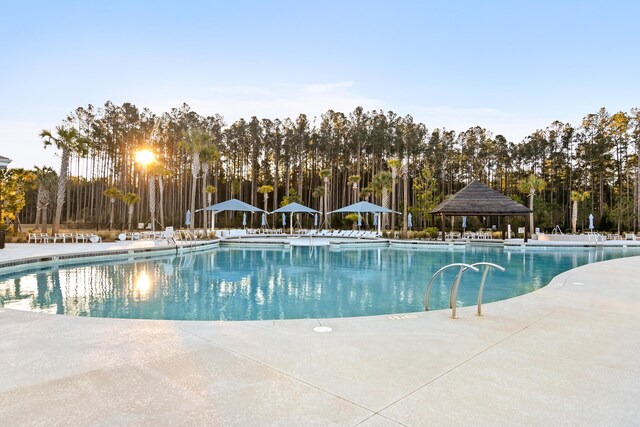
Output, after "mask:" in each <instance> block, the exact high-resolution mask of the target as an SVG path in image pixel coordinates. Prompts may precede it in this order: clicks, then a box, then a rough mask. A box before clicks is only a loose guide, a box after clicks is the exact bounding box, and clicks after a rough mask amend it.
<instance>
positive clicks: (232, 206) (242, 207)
mask: <svg viewBox="0 0 640 427" xmlns="http://www.w3.org/2000/svg"><path fill="white" fill-rule="evenodd" d="M202 210H207V211H213V215H211V228H212V229H214V230H215V228H216V215H217V214H218V213H220V212H223V211H244V212H264V211H263V210H262V209H260V208H256V207H255V206H251V205H250V204H248V203H245V202H242V201H240V200H238V199H229V200H226V201H224V202H220V203H216V204H215V205H211V206H207V207H206V208H204V209H198V210H196V212H199V211H202Z"/></svg>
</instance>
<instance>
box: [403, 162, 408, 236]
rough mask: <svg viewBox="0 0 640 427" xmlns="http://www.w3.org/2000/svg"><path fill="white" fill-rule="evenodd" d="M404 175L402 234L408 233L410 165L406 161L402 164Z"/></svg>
mask: <svg viewBox="0 0 640 427" xmlns="http://www.w3.org/2000/svg"><path fill="white" fill-rule="evenodd" d="M402 177H403V178H404V188H403V193H404V194H403V196H404V204H403V206H402V234H404V235H405V236H406V235H407V225H408V223H407V221H408V217H407V213H408V209H409V165H408V163H405V164H404V165H402Z"/></svg>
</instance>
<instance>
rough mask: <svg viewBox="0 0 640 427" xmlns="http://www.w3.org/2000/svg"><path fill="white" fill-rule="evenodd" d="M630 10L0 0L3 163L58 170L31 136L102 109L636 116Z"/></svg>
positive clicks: (434, 117) (638, 101)
mask: <svg viewBox="0 0 640 427" xmlns="http://www.w3.org/2000/svg"><path fill="white" fill-rule="evenodd" d="M639 17H640V1H632V0H629V1H615V0H612V1H589V0H582V1H561V0H558V1H542V0H541V1H533V0H532V1H515V0H514V1H509V2H508V1H489V0H486V1H480V0H477V1H388V0H387V1H346V0H344V1H327V0H324V1H316V2H312V1H303V0H296V1H293V0H292V1H269V0H264V1H257V0H256V1H242V0H238V1H180V2H179V1H176V2H166V1H124V0H122V1H118V0H113V1H102V2H94V1H87V0H82V1H29V0H23V1H9V0H0V53H1V54H2V56H1V57H2V60H1V61H0V64H2V65H1V66H0V155H3V156H6V157H10V158H12V159H14V163H13V164H12V166H15V167H31V166H33V165H34V164H37V165H42V164H50V165H52V166H56V167H57V165H58V160H57V159H55V158H52V154H53V152H54V151H53V150H51V149H50V148H49V149H47V150H46V151H45V150H44V149H42V143H41V141H40V139H39V138H38V135H37V134H38V132H39V131H40V130H41V129H43V128H47V129H50V128H53V127H55V126H56V125H58V124H59V123H60V121H61V120H62V119H63V118H64V117H65V115H66V114H67V113H69V112H71V111H72V110H74V109H75V108H76V107H78V106H86V105H87V104H89V103H91V104H93V105H96V106H100V105H102V104H104V102H105V101H107V100H111V101H113V102H115V103H117V104H120V103H122V102H125V101H129V102H132V103H134V104H136V105H137V106H138V107H148V108H150V109H151V110H152V111H154V112H156V113H161V112H162V111H165V110H167V109H169V108H171V107H173V106H179V105H180V104H181V103H182V102H187V103H188V104H190V105H191V106H192V108H193V109H194V110H195V111H197V112H199V113H201V114H213V113H220V114H222V115H223V116H224V117H225V119H226V121H227V123H229V122H232V121H233V120H236V119H238V118H240V117H246V118H248V117H250V116H252V115H257V116H259V117H271V118H273V117H281V118H284V117H286V116H292V117H293V116H295V115H297V114H298V113H301V112H304V113H307V114H309V115H311V116H313V115H319V114H320V113H321V112H323V111H326V110H327V109H329V108H333V109H335V110H339V111H343V112H345V113H348V112H350V111H352V110H353V109H354V108H355V107H356V106H358V105H362V106H363V107H364V108H365V109H367V110H370V109H379V108H382V109H384V110H393V111H395V112H396V113H398V114H400V115H405V114H411V115H413V116H414V117H415V118H416V119H417V120H419V121H422V122H424V123H425V124H426V125H427V127H428V128H429V129H432V128H435V127H443V126H444V127H446V128H448V129H455V130H457V131H462V130H465V129H466V128H468V127H469V126H474V125H480V126H483V127H486V128H487V129H489V130H490V131H492V132H493V133H494V134H498V133H502V134H504V135H505V136H506V137H507V138H508V139H510V140H512V141H515V142H519V141H520V140H522V138H523V137H525V136H526V135H528V134H529V133H531V132H532V131H533V130H535V129H536V128H542V127H545V126H547V125H548V124H550V123H551V121H553V120H556V119H557V120H561V121H565V122H571V123H574V124H578V123H579V121H580V119H581V118H582V117H583V116H584V115H586V114H587V113H590V112H595V111H597V109H598V108H600V107H606V108H607V109H608V110H610V111H611V112H616V111H620V110H624V111H628V110H629V109H630V108H632V107H640V84H638V78H637V76H638V73H639V72H640V66H639V65H640V59H639V57H640V56H639V55H638V53H637V50H638V46H639V45H640V43H639V42H640V30H639V28H640V25H639V24H638V22H639Z"/></svg>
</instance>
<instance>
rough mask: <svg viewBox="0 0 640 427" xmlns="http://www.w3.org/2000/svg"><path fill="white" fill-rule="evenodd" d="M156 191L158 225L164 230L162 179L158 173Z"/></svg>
mask: <svg viewBox="0 0 640 427" xmlns="http://www.w3.org/2000/svg"><path fill="white" fill-rule="evenodd" d="M158 192H159V193H160V227H161V228H162V229H163V230H164V180H163V179H162V175H158Z"/></svg>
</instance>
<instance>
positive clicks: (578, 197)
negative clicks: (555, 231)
mask: <svg viewBox="0 0 640 427" xmlns="http://www.w3.org/2000/svg"><path fill="white" fill-rule="evenodd" d="M588 198H589V192H588V191H585V192H580V191H572V192H571V201H572V202H573V209H572V210H571V230H572V231H573V234H576V230H577V228H578V203H579V202H580V203H582V202H584V201H585V200H586V199H588Z"/></svg>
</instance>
